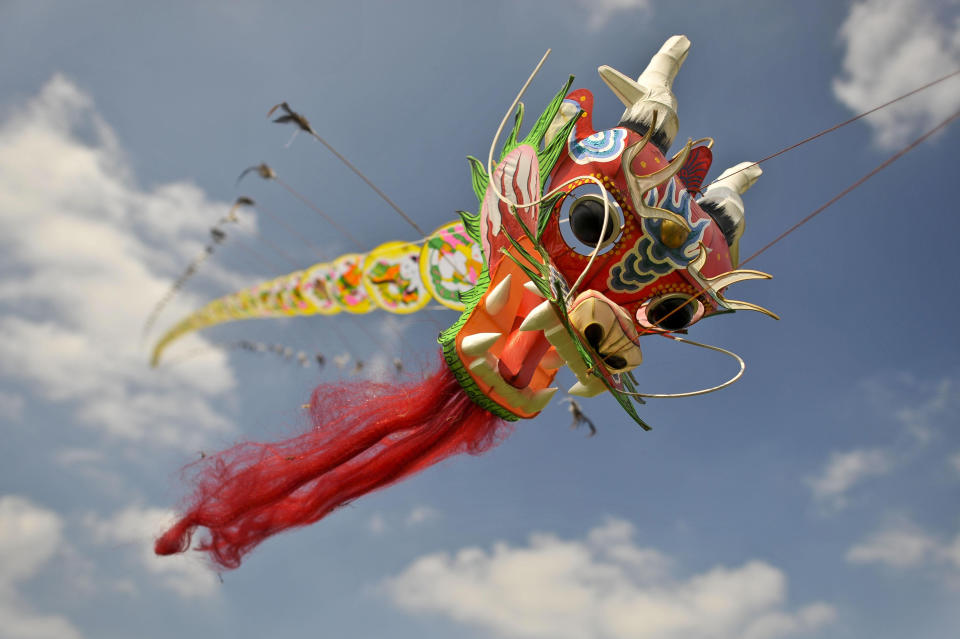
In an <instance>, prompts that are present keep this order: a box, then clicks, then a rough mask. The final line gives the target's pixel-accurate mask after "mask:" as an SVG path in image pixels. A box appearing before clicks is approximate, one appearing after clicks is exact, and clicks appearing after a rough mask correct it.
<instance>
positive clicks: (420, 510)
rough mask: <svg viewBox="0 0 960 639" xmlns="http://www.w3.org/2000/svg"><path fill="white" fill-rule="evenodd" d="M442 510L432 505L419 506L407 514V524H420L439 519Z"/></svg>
mask: <svg viewBox="0 0 960 639" xmlns="http://www.w3.org/2000/svg"><path fill="white" fill-rule="evenodd" d="M439 516H440V511H438V510H437V509H436V508H431V507H430V506H417V507H415V508H413V510H411V511H410V513H409V514H408V515H407V520H406V523H407V526H419V525H421V524H425V523H428V522H431V521H433V520H435V519H437V518H438V517H439Z"/></svg>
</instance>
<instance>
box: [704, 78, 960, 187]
mask: <svg viewBox="0 0 960 639" xmlns="http://www.w3.org/2000/svg"><path fill="white" fill-rule="evenodd" d="M955 75H960V69H957V70H956V71H954V72H952V73H948V74H947V75H945V76H942V77H939V78H937V79H936V80H932V81H930V82H928V83H926V84H924V85H923V86H920V87H917V88H916V89H913V90H912V91H908V92H907V93H904V94H903V95H901V96H898V97H896V98H893V99H892V100H888V101H887V102H884V103H883V104H879V105H877V106H875V107H873V108H872V109H869V110H867V111H864V112H863V113H859V114H857V115H855V116H853V117H852V118H850V119H848V120H844V121H843V122H840V123H839V124H834V125H833V126H831V127H829V128H827V129H824V130H822V131H820V132H818V133H814V134H813V135H811V136H809V137H807V138H804V139H803V140H800V141H799V142H797V143H795V144H791V145H790V146H787V147H784V148H782V149H780V150H779V151H777V152H776V153H771V154H770V155H768V156H766V157H763V158H761V159H759V160H757V161H756V162H753V163H752V164H748V165H746V166H744V167H742V168H740V169H737V170H736V171H734V172H733V173H730V174H729V175H727V176H726V177H730V176H732V175H736V174H737V173H740V172H742V171H746V170H747V169H750V168H753V167H755V166H757V165H760V164H763V163H764V162H766V161H767V160H772V159H773V158H775V157H778V156H780V155H783V154H784V153H787V152H789V151H793V150H794V149H796V148H797V147H800V146H803V145H804V144H806V143H807V142H812V141H814V140H816V139H817V138H819V137H822V136H824V135H826V134H828V133H833V132H834V131H836V130H837V129H842V128H843V127H845V126H847V125H848V124H852V123H854V122H856V121H857V120H859V119H861V118H865V117H866V116H868V115H870V114H872V113H876V112H877V111H879V110H881V109H885V108H887V107H888V106H890V105H892V104H894V103H896V102H899V101H900V100H903V99H905V98H909V97H910V96H911V95H914V94H916V93H920V92H921V91H925V90H926V89H929V88H930V87H932V86H934V85H937V84H940V83H941V82H944V81H945V80H949V79H950V78H952V77H954V76H955ZM716 181H717V180H713V181H712V182H710V184H708V185H707V186H706V187H704V189H706V188H709V187H710V185H712V184H714V183H716Z"/></svg>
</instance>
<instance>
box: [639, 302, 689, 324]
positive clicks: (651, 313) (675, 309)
mask: <svg viewBox="0 0 960 639" xmlns="http://www.w3.org/2000/svg"><path fill="white" fill-rule="evenodd" d="M687 302H688V299H687V298H682V297H671V298H669V299H665V300H663V301H662V302H660V303H659V304H652V305H651V307H650V308H647V319H648V320H650V323H651V324H653V325H654V326H659V327H660V328H663V329H666V330H668V331H678V330H680V329H681V328H686V327H687V326H688V325H689V324H690V321H691V320H692V319H693V316H694V313H695V312H696V309H694V307H693V302H691V303H690V304H687ZM681 307H682V308H681Z"/></svg>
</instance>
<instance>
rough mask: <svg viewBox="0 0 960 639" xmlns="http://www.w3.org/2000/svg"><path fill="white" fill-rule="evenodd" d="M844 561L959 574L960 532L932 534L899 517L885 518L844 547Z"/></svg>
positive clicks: (956, 575)
mask: <svg viewBox="0 0 960 639" xmlns="http://www.w3.org/2000/svg"><path fill="white" fill-rule="evenodd" d="M846 558H847V561H848V562H850V563H858V564H880V565H885V566H889V567H891V568H896V569H900V570H903V569H907V568H913V569H916V568H924V567H925V568H938V569H941V570H945V571H947V574H948V575H951V574H952V575H953V577H954V578H955V577H958V576H960V533H958V534H956V535H955V536H954V537H953V539H944V538H943V537H942V536H940V535H936V534H932V533H930V532H927V531H925V530H924V529H923V528H921V527H920V526H918V525H917V524H915V523H914V522H912V521H910V520H909V519H905V518H900V519H897V520H894V521H891V522H888V523H887V524H886V525H884V526H883V527H882V528H880V529H879V530H878V531H876V532H874V533H873V534H872V535H869V536H868V537H867V538H866V539H864V540H863V541H861V542H860V543H858V544H856V545H854V546H853V547H851V548H850V550H848V551H847V557H846Z"/></svg>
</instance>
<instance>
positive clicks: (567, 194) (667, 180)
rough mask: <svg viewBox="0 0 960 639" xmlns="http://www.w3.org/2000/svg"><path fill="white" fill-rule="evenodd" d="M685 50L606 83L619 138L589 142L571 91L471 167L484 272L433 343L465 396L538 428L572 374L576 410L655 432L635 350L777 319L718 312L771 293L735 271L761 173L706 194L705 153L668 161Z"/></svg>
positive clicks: (704, 144) (729, 178) (733, 177)
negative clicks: (738, 291) (617, 109)
mask: <svg viewBox="0 0 960 639" xmlns="http://www.w3.org/2000/svg"><path fill="white" fill-rule="evenodd" d="M689 47H690V42H689V40H688V39H687V38H686V37H684V36H673V37H672V38H670V39H669V40H667V42H666V43H665V44H664V45H663V47H662V48H661V49H660V51H659V52H658V53H657V54H656V55H655V56H654V57H653V59H652V60H651V62H650V64H649V65H648V67H647V69H646V70H645V71H644V72H643V74H641V75H640V77H639V78H638V79H637V80H632V79H631V78H629V77H627V76H625V75H623V74H622V73H620V72H618V71H616V70H614V69H611V68H610V67H605V66H604V67H600V69H599V72H600V76H601V78H602V79H603V80H604V82H605V83H606V84H607V85H608V86H609V87H610V89H611V90H612V91H613V92H614V94H616V96H617V97H618V98H620V100H621V101H622V102H623V103H624V104H625V105H626V110H625V112H624V114H623V117H622V118H621V120H620V123H619V124H618V126H617V127H615V128H611V129H607V130H601V131H597V130H594V128H593V126H592V124H591V112H592V107H593V96H592V95H591V94H590V92H589V91H586V90H583V89H578V90H576V91H573V92H569V93H568V91H569V89H570V85H571V83H572V80H573V78H572V77H571V78H570V80H568V82H567V84H566V85H565V86H564V87H563V88H562V89H561V91H560V92H559V93H558V94H557V95H556V96H555V97H554V99H553V101H552V102H551V103H550V104H549V105H548V107H547V108H546V110H545V111H544V112H543V114H541V115H540V117H539V118H538V119H537V121H536V122H535V124H534V125H533V128H532V129H531V130H530V132H529V133H528V134H527V136H526V137H525V138H523V139H522V140H521V139H518V135H519V129H520V125H521V122H522V118H523V105H522V103H521V104H519V105H518V109H517V112H516V117H515V120H514V126H513V129H512V131H511V132H510V133H509V134H508V136H507V138H506V141H505V143H504V145H503V148H502V151H501V154H500V158H499V161H498V162H496V163H494V162H493V161H492V156H493V152H492V148H491V158H490V161H488V163H487V165H486V166H484V165H483V164H482V163H481V162H480V161H479V160H477V159H475V158H470V162H471V169H472V173H473V186H474V190H475V192H476V195H477V198H478V200H479V201H480V211H479V213H477V214H470V213H465V212H461V218H462V219H463V222H464V225H465V227H466V229H467V233H468V234H470V236H471V237H472V238H473V240H474V241H475V242H478V243H479V244H480V245H481V246H482V249H483V257H484V270H483V272H482V274H481V276H480V278H479V281H478V283H477V285H476V286H475V287H474V288H473V289H472V290H470V291H469V292H468V293H466V294H465V295H463V301H464V303H465V304H466V310H464V312H463V314H462V315H461V317H460V319H459V321H458V322H457V323H456V324H454V326H452V327H451V328H449V329H447V330H446V331H444V332H443V333H441V335H440V339H439V341H440V343H441V344H442V346H443V351H444V356H445V359H446V361H447V363H448V365H449V366H450V368H451V370H452V371H453V373H454V375H455V376H456V378H457V380H458V381H459V382H460V384H461V386H462V387H463V388H464V390H465V391H466V392H467V394H468V395H470V397H471V398H472V399H473V400H474V401H475V402H476V403H478V404H480V405H481V406H482V407H484V408H486V409H487V410H489V411H490V412H492V413H494V414H496V415H498V416H500V417H503V418H505V419H509V420H515V419H519V418H530V417H533V416H535V415H537V414H538V413H539V412H540V411H541V410H542V409H543V408H544V407H545V406H546V405H547V403H548V402H549V401H550V399H551V398H552V396H553V395H554V393H556V391H557V389H556V388H554V387H551V383H552V381H553V379H554V377H555V375H556V373H557V370H558V369H559V368H560V367H562V366H568V367H569V368H570V369H571V370H572V371H573V373H574V374H575V375H576V377H577V382H576V383H575V384H574V385H573V387H571V388H570V389H569V391H568V392H569V393H570V394H573V395H578V396H585V397H590V396H594V395H598V394H600V393H602V392H604V391H610V392H611V393H612V394H613V395H614V397H615V398H616V399H617V400H618V402H619V403H620V404H621V405H622V406H623V407H624V409H625V410H626V411H627V412H628V413H629V414H630V415H631V417H633V418H634V419H635V420H636V421H637V422H638V423H640V424H641V425H642V426H644V427H645V428H646V425H645V424H644V423H643V421H642V420H641V419H640V418H639V416H638V415H637V413H636V410H635V407H634V403H633V402H634V401H635V400H636V399H638V398H639V397H640V394H638V393H637V392H636V381H635V379H634V378H633V375H632V374H631V371H632V370H633V369H635V368H636V367H637V366H639V365H640V364H641V361H642V352H641V348H640V343H639V338H640V337H641V336H644V335H650V334H662V335H666V336H668V337H675V335H676V333H677V332H683V331H686V329H687V328H689V327H690V326H691V325H692V324H694V323H695V322H697V321H699V320H700V319H702V318H703V317H706V316H709V315H712V314H716V313H720V312H729V311H735V310H756V311H760V312H763V313H766V314H767V315H770V316H772V317H776V316H775V315H774V314H773V313H771V312H769V311H767V310H765V309H763V308H760V307H758V306H755V305H753V304H749V303H746V302H738V301H734V300H730V299H728V298H727V297H726V296H725V289H726V288H727V287H728V286H729V285H731V284H733V283H735V282H739V281H742V280H747V279H766V278H769V277H770V276H769V275H766V274H764V273H760V272H758V271H752V270H736V266H737V263H738V260H739V256H738V254H739V240H740V235H741V234H742V232H743V202H742V200H741V198H740V194H742V193H743V192H744V191H746V190H747V189H748V188H749V187H750V186H751V185H752V184H753V183H754V182H755V181H756V179H757V177H758V176H759V175H760V169H759V168H758V167H756V166H755V165H750V164H748V163H744V164H742V165H738V166H736V167H733V168H731V169H728V170H727V171H726V172H724V173H723V174H722V175H721V176H720V178H718V179H717V180H716V181H714V182H713V183H712V184H711V185H710V186H708V187H707V188H706V189H704V190H703V191H702V192H701V183H702V181H703V179H704V177H705V175H706V172H707V170H708V169H709V167H710V161H711V153H710V146H711V145H712V140H701V141H697V142H693V141H690V142H687V144H685V145H684V147H683V148H682V149H681V150H680V151H679V152H678V153H676V154H675V155H674V156H673V157H671V158H669V159H668V158H667V156H666V152H667V150H668V148H669V147H670V145H671V143H672V141H673V138H674V137H675V136H676V133H677V129H678V121H677V114H676V109H677V104H676V98H675V97H674V95H673V92H672V89H671V86H672V82H673V79H674V77H675V76H676V73H677V71H679V69H680V66H681V65H682V63H683V61H684V59H685V58H686V55H687V51H688V50H689ZM494 145H496V139H495V140H494ZM695 196H698V197H695ZM709 348H714V350H722V349H717V348H715V347H709ZM724 352H726V351H724ZM738 359H739V358H738ZM641 401H642V400H641Z"/></svg>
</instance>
